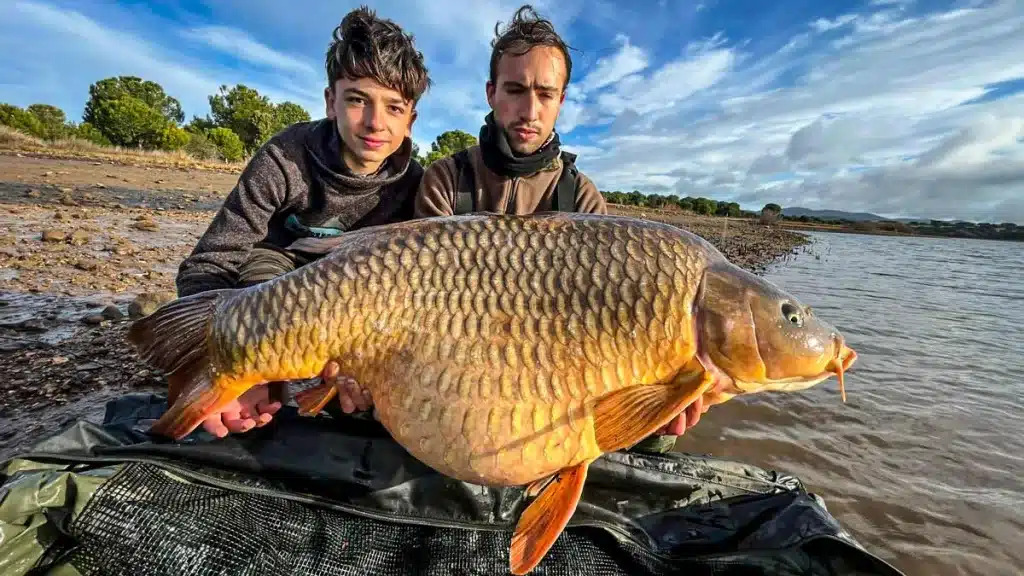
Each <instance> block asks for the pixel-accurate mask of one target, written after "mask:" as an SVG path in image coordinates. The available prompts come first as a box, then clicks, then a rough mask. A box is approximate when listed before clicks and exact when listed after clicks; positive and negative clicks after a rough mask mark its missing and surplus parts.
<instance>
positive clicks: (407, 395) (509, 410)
mask: <svg viewBox="0 0 1024 576" xmlns="http://www.w3.org/2000/svg"><path fill="white" fill-rule="evenodd" d="M350 234H353V237H352V238H351V239H350V241H349V242H348V243H346V244H345V245H344V246H343V247H341V248H339V249H338V250H337V251H335V252H334V253H332V254H331V255H328V256H327V257H325V258H324V259H321V260H320V261H318V262H316V263H314V264H313V265H310V266H307V267H305V268H303V269H301V270H300V271H299V272H298V273H295V274H292V275H289V276H287V277H283V278H281V279H279V281H275V282H271V283H267V284H264V285H261V286H258V287H256V288H254V289H250V290H248V291H246V292H243V293H240V294H239V296H237V297H236V298H235V299H234V300H231V301H228V302H226V303H225V304H224V309H223V312H224V313H222V314H220V315H219V318H220V320H219V322H218V323H217V325H215V327H214V333H215V335H216V336H217V338H216V341H217V343H218V346H217V348H216V355H217V358H218V365H219V366H221V370H222V371H224V372H229V373H232V374H234V375H236V376H237V375H243V374H254V373H258V374H260V375H262V376H263V378H264V379H266V380H270V381H274V380H284V379H293V378H309V377H312V376H315V375H316V374H318V373H319V371H320V369H321V367H322V366H323V364H324V362H326V361H327V360H328V359H331V358H334V359H337V360H338V361H339V362H340V364H341V367H342V373H343V374H347V375H350V376H352V377H354V378H355V379H356V380H357V381H359V382H361V383H362V384H363V385H364V386H366V387H367V388H369V389H370V391H371V393H372V395H373V399H374V404H375V406H376V409H377V411H378V416H379V418H380V421H381V423H382V424H383V425H384V426H386V427H387V428H388V430H389V431H390V432H391V433H392V435H393V436H394V437H395V438H396V440H398V441H399V442H400V443H402V444H403V446H405V447H406V448H407V449H408V450H409V451H410V452H411V453H412V454H413V455H414V456H416V457H417V458H419V459H420V460H422V461H424V462H425V463H427V464H428V465H430V466H431V467H433V468H435V469H437V470H439V471H441V472H442V473H445V474H448V475H450V476H453V477H456V478H460V479H464V480H468V481H473V482H496V483H508V484H521V483H526V482H529V481H531V480H533V479H536V478H538V477H543V476H546V475H548V474H550V473H553V472H555V471H557V470H558V469H560V468H563V467H565V466H568V465H572V464H575V463H578V462H580V461H583V460H585V459H588V458H592V457H594V456H597V455H598V454H599V453H600V451H599V449H598V447H597V445H596V442H595V439H594V430H593V419H592V414H591V408H590V404H588V403H589V402H592V401H593V400H594V399H596V398H597V397H599V396H601V395H603V394H606V393H608V392H611V391H614V390H616V389H619V388H622V387H625V386H631V385H635V384H652V383H658V382H664V381H666V380H668V379H670V378H671V377H672V375H673V374H675V373H676V372H677V371H678V370H679V369H680V368H681V367H682V366H683V364H685V363H686V362H687V361H688V360H689V359H690V358H691V356H692V354H693V352H694V344H693V337H692V334H691V331H692V319H691V318H690V310H691V305H692V300H693V298H694V295H695V292H696V290H697V285H698V283H699V279H700V275H701V273H702V271H703V269H704V267H705V265H706V263H707V261H708V260H709V259H714V258H718V257H720V255H719V254H718V253H717V251H715V250H714V249H713V248H710V245H708V244H707V243H705V242H704V241H702V240H700V239H699V238H696V237H693V236H689V235H684V233H683V232H682V231H680V230H677V229H674V228H671V227H669V226H666V225H661V224H656V223H636V222H631V223H628V224H625V225H623V224H622V223H620V222H615V221H612V220H601V219H590V218H587V217H581V216H574V217H572V218H566V217H565V216H560V217H550V218H534V219H516V218H499V219H495V220H485V219H480V218H466V219H462V220H458V219H455V220H453V221H450V222H447V223H443V222H440V221H416V222H414V223H410V224H408V225H403V226H400V227H395V229H394V230H392V231H391V232H384V231H379V232H376V233H370V232H368V233H364V234H358V233H350Z"/></svg>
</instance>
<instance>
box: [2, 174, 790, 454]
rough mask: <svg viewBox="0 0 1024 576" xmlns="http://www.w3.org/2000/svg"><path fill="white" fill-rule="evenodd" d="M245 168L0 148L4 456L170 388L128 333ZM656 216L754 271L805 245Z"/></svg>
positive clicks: (760, 232)
mask: <svg viewBox="0 0 1024 576" xmlns="http://www.w3.org/2000/svg"><path fill="white" fill-rule="evenodd" d="M236 178H237V176H236V175H235V174H230V173H218V172H211V171H194V172H187V171H183V170H175V169H160V168H147V167H139V166H120V165H113V164H104V163H98V162H81V161H78V162H76V161H72V160H45V159H39V158H18V157H15V156H4V155H0V230H2V232H0V459H3V458H6V457H9V456H10V455H12V454H13V453H15V452H17V451H19V450H23V449H25V448H27V447H28V446H31V445H32V444H34V443H35V442H37V441H39V440H40V439H42V438H43V437H45V436H46V435H48V434H52V433H53V432H55V431H56V430H58V429H60V428H62V427H63V426H65V425H67V424H68V423H70V422H72V421H74V420H75V419H78V418H87V419H91V420H94V421H97V422H98V421H100V420H101V419H102V417H103V407H104V404H105V403H106V402H107V401H108V400H110V399H111V398H113V397H116V396H117V395H119V394H123V393H125V392H128V391H138V390H157V389H160V388H162V387H163V386H165V384H164V380H163V379H162V377H161V376H160V375H159V374H154V373H153V372H152V371H150V369H148V368H147V367H146V366H144V365H143V364H141V363H140V362H139V361H138V359H137V357H136V356H135V354H134V353H133V352H132V351H131V349H130V348H129V347H128V346H127V345H126V343H125V342H124V341H123V338H124V332H125V330H126V329H127V326H128V324H129V322H130V321H131V318H132V317H133V316H138V315H139V314H145V313H148V312H147V311H150V310H152V309H154V308H155V306H156V305H158V304H159V303H160V302H163V301H166V300H167V299H168V298H171V297H173V295H174V275H175V273H176V271H177V266H178V263H179V262H180V261H181V259H183V258H184V257H185V256H187V255H188V253H189V252H190V251H191V250H192V246H193V245H194V243H195V241H196V240H197V239H198V238H199V236H200V235H201V234H202V232H203V230H204V229H205V228H206V226H207V224H208V223H209V220H210V218H212V216H213V213H214V210H215V209H216V208H217V207H218V206H219V203H220V201H221V199H222V198H223V196H224V195H225V194H226V193H227V192H228V191H229V190H230V189H231V187H232V186H233V185H234V183H235V179H236ZM623 213H625V212H623ZM629 215H633V216H637V215H638V214H635V213H629ZM645 216H646V217H650V218H652V219H653V218H656V219H659V220H665V221H667V222H670V223H672V224H675V225H678V226H682V227H684V228H687V229H689V230H691V231H693V232H695V233H697V234H699V235H701V236H703V237H704V238H707V239H708V240H709V241H711V242H712V243H714V244H715V245H716V246H718V247H719V248H720V249H721V250H722V251H723V252H724V253H725V254H726V255H727V256H728V257H729V258H730V259H732V260H733V261H734V262H736V263H738V264H740V265H741V266H744V267H745V268H747V269H750V270H753V271H758V270H760V269H761V268H763V266H765V265H767V264H769V263H771V262H773V261H775V260H777V259H778V258H780V257H784V256H785V255H787V254H790V253H792V252H794V250H796V249H797V248H798V247H799V246H801V245H802V244H804V243H805V237H804V236H802V235H799V234H794V233H792V232H787V231H784V230H779V229H768V228H764V227H762V226H758V225H756V224H750V223H744V222H736V221H728V220H724V219H718V218H699V217H698V218H694V217H685V216H681V215H680V216H674V215H667V216H666V215H663V214H645Z"/></svg>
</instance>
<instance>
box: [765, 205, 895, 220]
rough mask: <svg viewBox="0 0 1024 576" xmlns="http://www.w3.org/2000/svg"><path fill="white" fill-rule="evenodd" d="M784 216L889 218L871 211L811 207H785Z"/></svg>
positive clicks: (835, 218) (861, 218)
mask: <svg viewBox="0 0 1024 576" xmlns="http://www.w3.org/2000/svg"><path fill="white" fill-rule="evenodd" d="M782 215H783V216H790V217H794V218H799V217H800V216H807V217H808V218H820V219H822V220H849V221H851V222H887V221H889V219H888V218H883V217H881V216H879V215H878V214H872V213H870V212H844V211H843V210H811V209H810V208H799V207H797V208H783V209H782Z"/></svg>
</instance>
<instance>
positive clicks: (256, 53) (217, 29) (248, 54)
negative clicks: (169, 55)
mask: <svg viewBox="0 0 1024 576" xmlns="http://www.w3.org/2000/svg"><path fill="white" fill-rule="evenodd" d="M182 36H184V37H185V38H187V39H191V40H196V41H199V42H203V43H205V44H207V45H209V46H211V47H212V48H215V49H217V50H220V51H222V52H225V53H228V54H231V55H232V56H235V57H237V58H239V59H241V60H245V61H247V62H251V63H253V64H259V65H263V66H269V67H270V68H274V69H276V70H282V71H291V72H296V73H299V74H303V75H306V76H316V75H317V74H319V70H317V69H314V68H313V66H312V65H311V64H310V62H309V60H308V59H301V58H297V57H294V56H289V55H287V54H283V53H281V52H278V51H277V50H274V49H272V48H270V47H269V46H266V45H264V44H261V43H259V42H257V41H256V40H254V39H253V38H252V37H251V36H249V35H248V34H246V33H245V32H243V31H241V30H236V29H234V28H229V27H226V26H202V27H199V28H192V29H189V30H185V31H183V32H182Z"/></svg>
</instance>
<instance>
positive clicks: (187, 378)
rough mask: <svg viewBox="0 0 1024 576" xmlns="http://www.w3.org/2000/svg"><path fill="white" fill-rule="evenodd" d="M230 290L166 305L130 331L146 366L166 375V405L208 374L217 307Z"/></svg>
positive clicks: (187, 298)
mask: <svg viewBox="0 0 1024 576" xmlns="http://www.w3.org/2000/svg"><path fill="white" fill-rule="evenodd" d="M231 292H234V290H231V289H225V290H210V291H208V292H200V293H198V294H193V295H191V296H186V297H184V298H179V299H177V300H174V301H171V302H169V303H167V304H164V305H163V306H161V307H160V308H159V309H157V310H156V312H153V313H152V314H150V315H149V316H146V317H143V318H140V319H138V320H136V321H135V322H133V323H132V325H131V327H129V328H128V335H127V339H128V342H130V343H131V344H132V345H133V346H135V349H136V350H137V351H138V353H139V356H140V357H141V358H142V360H143V362H145V363H147V364H149V365H150V366H153V367H155V368H158V369H160V370H162V371H163V372H165V373H167V382H168V390H167V402H168V403H171V404H173V403H174V401H175V400H176V399H177V398H178V396H179V395H180V394H182V393H183V392H186V388H190V387H194V386H195V382H194V381H195V379H196V378H197V377H199V376H200V374H201V373H204V372H208V371H209V357H208V350H209V348H208V346H209V344H208V336H209V333H210V325H211V320H212V319H213V312H214V310H215V309H216V306H217V303H218V302H220V301H221V300H222V299H223V298H224V297H225V296H226V295H227V294H228V293H231Z"/></svg>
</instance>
